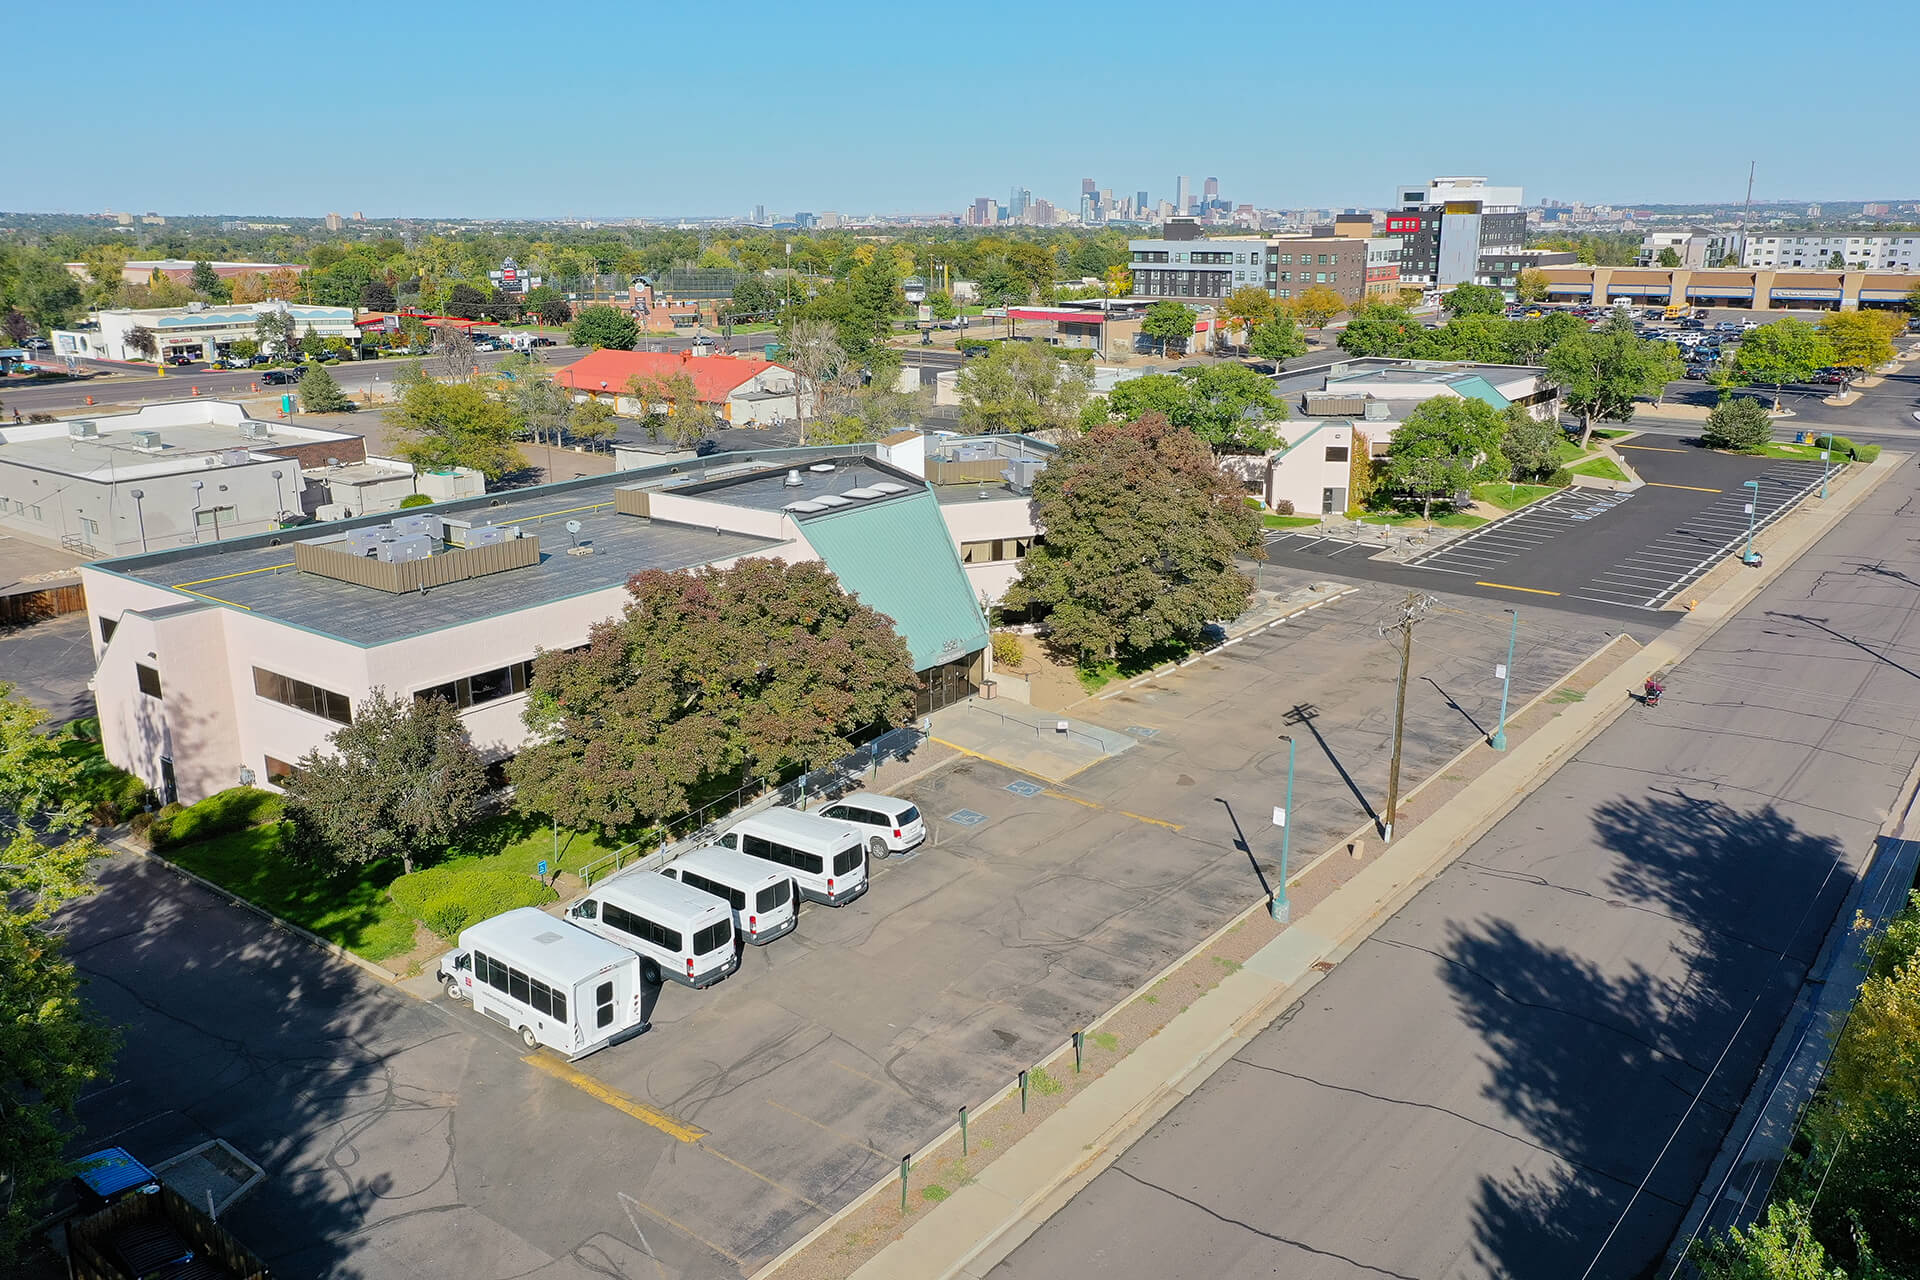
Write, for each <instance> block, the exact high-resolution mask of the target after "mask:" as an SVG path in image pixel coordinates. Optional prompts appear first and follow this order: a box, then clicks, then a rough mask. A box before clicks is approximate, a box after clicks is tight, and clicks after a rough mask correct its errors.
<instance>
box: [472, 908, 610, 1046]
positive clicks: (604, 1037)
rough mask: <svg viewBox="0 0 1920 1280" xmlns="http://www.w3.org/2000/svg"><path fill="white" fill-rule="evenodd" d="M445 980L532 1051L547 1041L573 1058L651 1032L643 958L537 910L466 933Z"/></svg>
mask: <svg viewBox="0 0 1920 1280" xmlns="http://www.w3.org/2000/svg"><path fill="white" fill-rule="evenodd" d="M439 978H440V982H441V984H442V985H443V986H445V988H446V991H447V996H448V998H449V999H453V1000H469V1001H471V1002H472V1003H473V1007H474V1009H475V1010H477V1011H478V1012H480V1013H482V1014H485V1015H486V1016H487V1017H489V1018H492V1019H493V1020H494V1021H495V1022H498V1023H499V1024H500V1025H501V1026H503V1027H507V1028H509V1029H510V1030H513V1031H516V1032H518V1033H519V1035H520V1040H521V1042H522V1043H524V1044H525V1045H526V1046H527V1048H529V1049H535V1048H538V1047H540V1046H541V1045H545V1046H546V1047H547V1048H549V1049H553V1050H557V1051H558V1052H560V1053H564V1054H566V1055H567V1060H568V1061H569V1062H578V1061H579V1060H580V1059H582V1058H584V1057H586V1056H587V1055H588V1054H590V1053H596V1052H598V1051H599V1050H601V1049H604V1048H606V1047H607V1046H608V1045H610V1044H619V1043H620V1042H621V1041H622V1040H630V1039H632V1038H633V1037H634V1036H637V1035H639V1034H640V1033H641V1032H643V1031H645V1030H646V1029H647V1024H646V1022H645V1020H644V1019H643V1018H642V1017H641V1012H640V990H641V988H640V957H638V956H636V955H635V954H634V953H633V952H631V951H629V950H627V948H625V947H622V946H617V945H615V944H614V943H611V942H608V941H606V940H605V939H604V938H596V937H594V936H593V935H592V934H591V933H588V932H587V931H586V930H585V929H578V928H575V927H574V926H573V925H570V924H568V923H567V922H566V921H564V920H556V919H554V918H553V917H552V916H550V915H548V914H547V913H546V912H544V911H541V910H539V909H538V908H535V907H520V908H518V909H516V910H513V911H508V912H506V913H504V914H502V915H497V916H495V917H493V918H492V919H491V920H482V921H481V922H480V923H479V924H476V925H474V926H472V927H471V928H469V929H465V930H462V931H461V934H460V946H459V949H458V950H455V951H449V952H448V953H447V954H446V955H444V956H442V957H441V958H440V969H439Z"/></svg>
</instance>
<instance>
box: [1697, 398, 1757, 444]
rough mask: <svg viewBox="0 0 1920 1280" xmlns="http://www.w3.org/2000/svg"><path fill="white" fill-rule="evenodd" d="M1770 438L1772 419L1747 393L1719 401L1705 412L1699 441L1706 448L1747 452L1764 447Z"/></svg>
mask: <svg viewBox="0 0 1920 1280" xmlns="http://www.w3.org/2000/svg"><path fill="white" fill-rule="evenodd" d="M1772 439H1773V420H1772V419H1771V418H1769V417H1768V416H1767V408H1766V406H1765V405H1763V404H1761V403H1760V402H1759V401H1758V400H1755V399H1753V398H1752V397H1750V396H1736V397H1734V398H1732V399H1729V400H1722V401H1721V402H1720V403H1719V404H1717V405H1715V406H1714V407H1713V410H1712V412H1710V413H1708V414H1707V425H1706V429H1705V430H1703V431H1702V432H1701V433H1700V443H1701V444H1704V445H1706V446H1707V448H1709V449H1736V450H1740V451H1742V452H1751V451H1753V450H1756V449H1760V448H1763V447H1765V445H1766V444H1767V443H1768V442H1769V441H1770V440H1772Z"/></svg>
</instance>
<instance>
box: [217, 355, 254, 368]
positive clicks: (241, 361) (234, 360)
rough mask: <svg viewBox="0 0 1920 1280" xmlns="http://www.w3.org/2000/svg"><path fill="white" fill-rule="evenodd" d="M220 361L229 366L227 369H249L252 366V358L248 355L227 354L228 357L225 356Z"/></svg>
mask: <svg viewBox="0 0 1920 1280" xmlns="http://www.w3.org/2000/svg"><path fill="white" fill-rule="evenodd" d="M221 363H223V364H225V365H226V366H227V368H229V369H251V368H253V360H252V358H251V357H249V356H228V357H227V358H226V359H225V360H224V361H222V362H221Z"/></svg>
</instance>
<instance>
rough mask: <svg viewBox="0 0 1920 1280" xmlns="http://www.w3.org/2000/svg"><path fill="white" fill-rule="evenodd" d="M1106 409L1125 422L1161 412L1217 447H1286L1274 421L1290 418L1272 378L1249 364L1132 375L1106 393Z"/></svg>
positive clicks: (1244, 449)
mask: <svg viewBox="0 0 1920 1280" xmlns="http://www.w3.org/2000/svg"><path fill="white" fill-rule="evenodd" d="M1107 413H1108V415H1109V416H1110V417H1113V418H1116V419H1119V420H1121V421H1132V420H1134V419H1137V418H1142V417H1145V416H1146V415H1147V414H1150V413H1155V414H1160V415H1161V416H1163V417H1165V418H1166V419H1167V420H1168V421H1169V422H1171V423H1173V425H1174V426H1176V427H1182V428H1184V429H1186V430H1188V431H1191V432H1193V433H1194V434H1195V435H1197V436H1199V437H1200V438H1201V439H1202V440H1204V441H1206V442H1207V444H1208V445H1210V446H1211V447H1212V448H1214V449H1216V450H1226V451H1236V452H1245V451H1249V450H1264V449H1277V448H1282V447H1284V442H1283V441H1282V440H1281V439H1280V437H1279V436H1278V435H1277V434H1275V433H1274V431H1273V430H1272V425H1273V424H1274V423H1277V422H1284V421H1286V418H1287V406H1286V404H1285V403H1284V402H1282V401H1281V400H1280V398H1279V397H1278V396H1276V395H1275V394H1274V392H1273V383H1272V382H1271V381H1270V380H1269V379H1267V378H1266V377H1264V376H1262V375H1261V374H1258V373H1255V372H1254V371H1253V370H1252V369H1249V368H1247V367H1246V366H1244V365H1238V364H1208V365H1201V366H1199V367H1198V368H1192V369H1180V370H1178V371H1176V372H1174V373H1156V374H1148V375H1147V376H1146V377H1144V378H1130V379H1128V380H1127V381H1125V382H1122V383H1120V384H1119V385H1118V386H1116V387H1114V389H1113V390H1112V391H1111V392H1109V393H1108V394H1107Z"/></svg>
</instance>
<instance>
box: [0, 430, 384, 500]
mask: <svg viewBox="0 0 1920 1280" xmlns="http://www.w3.org/2000/svg"><path fill="white" fill-rule="evenodd" d="M73 421H75V420H74V419H68V420H65V421H61V422H40V423H33V424H30V425H25V426H18V427H5V428H0V462H8V463H12V464H14V465H16V466H23V467H32V468H34V469H35V470H39V471H50V472H54V473H56V474H58V475H63V476H75V477H82V478H85V479H88V480H94V481H98V482H100V483H103V484H113V483H115V482H118V481H121V480H137V479H140V478H142V477H151V476H165V475H178V474H180V473H182V472H189V471H194V472H197V471H203V470H206V469H207V458H208V456H209V455H211V454H217V453H220V452H222V451H224V450H227V449H245V450H247V452H248V455H249V457H248V461H250V462H260V461H271V460H274V459H279V458H283V457H285V455H284V454H280V453H276V452H274V448H275V446H276V445H279V446H291V445H303V444H323V443H327V442H331V441H346V440H354V439H357V438H358V437H356V436H353V435H350V434H348V433H346V432H338V431H321V430H316V429H314V428H310V427H292V428H289V427H288V426H287V425H286V424H284V423H273V424H270V425H272V427H273V429H274V432H275V434H277V435H278V436H279V437H280V438H279V439H278V440H274V439H271V438H269V439H254V438H252V437H250V436H246V435H243V434H241V430H240V424H239V423H238V422H234V423H221V422H186V423H159V422H154V423H152V424H151V426H146V425H143V424H142V422H141V421H140V416H139V415H138V414H124V415H118V416H115V417H107V418H96V419H93V420H92V421H94V422H95V423H96V424H97V425H98V426H99V428H100V434H99V435H98V436H96V437H93V438H90V439H80V440H76V439H73V438H72V437H70V436H69V435H68V434H67V431H68V428H69V427H70V426H71V425H72V422H73ZM79 421H86V419H79ZM135 430H152V431H154V432H155V433H156V434H158V436H159V437H160V445H161V447H160V448H159V449H157V450H156V449H143V448H140V447H139V446H137V445H136V444H135V443H134V439H133V431H135Z"/></svg>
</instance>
